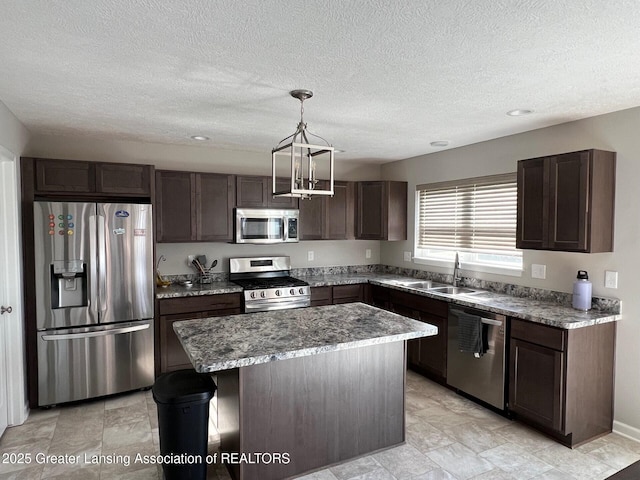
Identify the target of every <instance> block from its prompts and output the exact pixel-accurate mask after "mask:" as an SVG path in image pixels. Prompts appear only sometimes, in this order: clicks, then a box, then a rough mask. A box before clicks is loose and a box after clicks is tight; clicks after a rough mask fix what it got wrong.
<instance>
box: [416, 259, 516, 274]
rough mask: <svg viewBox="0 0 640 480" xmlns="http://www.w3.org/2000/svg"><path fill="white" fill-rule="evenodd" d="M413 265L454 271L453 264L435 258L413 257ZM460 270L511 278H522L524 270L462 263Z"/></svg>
mask: <svg viewBox="0 0 640 480" xmlns="http://www.w3.org/2000/svg"><path fill="white" fill-rule="evenodd" d="M412 261H413V263H417V264H419V265H429V266H432V267H445V268H446V267H448V268H451V269H453V262H448V261H444V260H436V259H433V258H422V257H413V258H412ZM460 270H464V271H467V272H479V273H493V274H496V275H506V276H509V277H522V272H523V270H522V269H521V268H507V267H496V266H492V265H481V264H478V263H469V262H461V263H460Z"/></svg>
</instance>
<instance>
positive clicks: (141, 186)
mask: <svg viewBox="0 0 640 480" xmlns="http://www.w3.org/2000/svg"><path fill="white" fill-rule="evenodd" d="M24 160H25V161H30V159H24ZM33 161H34V163H35V167H34V169H35V192H34V193H35V194H36V195H37V194H43V195H50V194H57V193H59V194H65V195H67V196H68V195H69V194H72V195H73V194H90V195H94V194H96V195H103V196H126V197H131V196H136V197H137V196H140V197H150V196H151V178H152V176H153V166H152V165H136V164H128V163H98V162H86V161H79V160H55V159H48V158H36V159H34V160H33Z"/></svg>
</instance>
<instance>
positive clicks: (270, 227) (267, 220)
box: [235, 208, 299, 243]
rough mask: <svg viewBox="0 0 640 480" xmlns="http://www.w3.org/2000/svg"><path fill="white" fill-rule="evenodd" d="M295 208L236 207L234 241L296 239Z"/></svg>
mask: <svg viewBox="0 0 640 480" xmlns="http://www.w3.org/2000/svg"><path fill="white" fill-rule="evenodd" d="M298 216H299V211H298V210H297V209H290V210H289V209H287V210H280V209H278V210H276V209H272V208H236V225H235V231H236V235H235V238H236V243H285V242H297V241H298Z"/></svg>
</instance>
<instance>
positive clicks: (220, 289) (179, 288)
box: [156, 281, 242, 298]
mask: <svg viewBox="0 0 640 480" xmlns="http://www.w3.org/2000/svg"><path fill="white" fill-rule="evenodd" d="M241 291H242V287H240V286H239V285H236V284H235V283H233V282H224V281H222V282H211V283H202V284H201V283H194V284H193V285H192V286H191V287H184V286H183V285H181V284H179V283H178V284H173V285H169V286H168V287H162V288H158V290H157V291H156V298H179V297H197V296H198V295H218V294H220V293H236V292H241Z"/></svg>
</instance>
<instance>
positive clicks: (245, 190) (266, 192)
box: [236, 175, 298, 208]
mask: <svg viewBox="0 0 640 480" xmlns="http://www.w3.org/2000/svg"><path fill="white" fill-rule="evenodd" d="M283 183H286V182H282V181H280V182H278V184H277V185H279V186H282V188H283V189H284V188H285V187H286V185H283ZM271 187H272V179H271V177H262V176H246V175H242V176H240V175H238V176H237V177H236V205H237V206H238V207H243V208H252V207H258V208H259V207H270V208H298V199H297V198H293V197H274V196H273V194H272V188H271Z"/></svg>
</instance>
